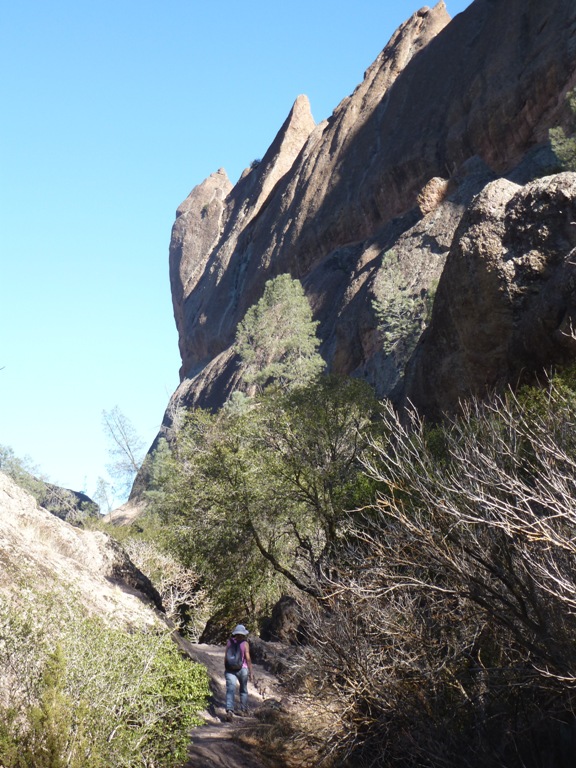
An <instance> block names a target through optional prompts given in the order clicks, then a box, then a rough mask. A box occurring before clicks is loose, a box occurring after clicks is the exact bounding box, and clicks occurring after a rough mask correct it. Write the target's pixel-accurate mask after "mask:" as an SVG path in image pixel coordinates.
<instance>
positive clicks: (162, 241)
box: [0, 0, 470, 494]
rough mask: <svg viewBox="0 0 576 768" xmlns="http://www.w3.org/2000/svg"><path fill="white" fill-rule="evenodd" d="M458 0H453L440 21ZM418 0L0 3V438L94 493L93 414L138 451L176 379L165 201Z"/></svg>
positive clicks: (374, 41) (370, 52) (323, 113)
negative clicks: (115, 411) (113, 424)
mask: <svg viewBox="0 0 576 768" xmlns="http://www.w3.org/2000/svg"><path fill="white" fill-rule="evenodd" d="M469 4H470V0H447V3H446V5H447V8H448V11H449V13H450V14H451V15H452V16H455V15H456V14H457V13H459V12H460V11H462V10H464V9H465V8H466V7H467V6H468V5H469ZM419 7H420V6H419V5H418V3H416V2H410V1H409V0H407V1H405V2H400V1H399V0H395V1H394V0H355V2H354V3H350V2H342V1H341V0H313V2H309V0H308V2H304V1H303V0H293V1H292V2H291V3H270V2H260V0H258V1H257V2H250V1H248V2H246V3H237V2H230V0H222V1H221V2H219V3H215V2H203V3H200V2H197V0H163V2H158V1H157V0H156V1H155V2H149V1H148V0H138V2H136V0H99V2H97V3H87V2H82V1H80V2H79V1H78V0H74V2H72V0H50V2H46V0H29V1H28V2H26V3H8V2H5V3H3V4H2V9H1V13H0V68H1V71H2V73H3V78H2V83H1V84H0V100H1V103H2V106H3V119H2V122H1V127H0V174H1V179H2V184H1V187H0V257H1V261H0V264H1V272H0V290H1V299H0V327H1V329H2V336H1V343H0V367H1V366H4V368H3V370H1V371H0V444H1V445H4V446H10V447H11V448H12V449H13V450H14V452H15V453H16V454H17V455H18V456H20V457H24V456H29V457H30V458H31V459H32V461H33V462H34V464H36V465H37V466H38V467H39V469H40V471H41V472H42V473H43V474H44V475H45V476H46V477H47V478H48V479H50V480H51V481H52V482H56V483H59V484H61V485H63V486H66V487H70V488H74V489H76V490H85V491H86V492H87V493H89V494H92V493H93V492H94V490H95V487H96V481H97V478H98V477H99V476H101V477H103V478H105V479H107V474H106V469H105V466H106V464H107V463H108V461H109V457H108V454H107V445H106V440H105V437H104V433H103V430H102V411H103V410H111V409H112V408H114V407H118V408H119V409H120V410H121V411H122V413H124V414H125V416H126V417H127V418H128V419H129V420H130V421H131V422H132V424H133V425H134V427H135V429H136V431H137V432H138V433H139V434H140V435H141V436H142V438H143V439H144V440H145V442H146V443H147V444H150V443H151V442H152V440H153V438H154V436H155V435H156V433H157V430H158V427H159V425H160V422H161V420H162V416H163V413H164V409H165V407H166V405H167V403H168V399H169V397H170V395H171V393H172V392H173V391H174V389H175V388H176V386H177V385H178V370H179V367H180V357H179V354H178V340H177V334H176V330H175V326H174V321H173V315H172V304H171V298H170V289H169V280H168V244H169V240H170V230H171V226H172V223H173V221H174V213H175V210H176V208H177V206H178V205H179V204H180V202H181V201H182V200H183V199H184V198H185V197H186V196H187V195H188V193H189V192H190V190H191V189H192V188H193V187H194V186H196V185H197V184H199V183H200V182H201V181H202V180H203V179H204V178H205V177H206V176H208V175H209V174H210V173H213V172H214V171H216V170H217V169H218V168H220V167H224V168H225V169H226V171H227V173H228V175H229V177H230V179H231V180H232V181H236V180H237V179H238V177H239V176H240V174H241V172H242V170H243V169H244V168H245V167H246V166H248V165H249V164H250V162H251V161H252V160H253V159H255V158H257V157H258V158H259V157H262V156H263V155H264V153H265V151H266V149H267V148H268V146H269V144H270V143H271V141H272V140H273V138H274V136H275V134H276V132H277V130H278V129H279V128H280V126H281V124H282V123H283V121H284V119H285V118H286V116H287V114H288V112H289V110H290V107H291V106H292V103H293V102H294V100H295V98H296V97H297V96H298V95H299V94H301V93H305V94H306V95H307V96H308V97H309V99H310V102H311V106H312V112H313V115H314V117H315V119H316V120H317V121H320V120H322V119H324V118H326V117H328V116H329V115H330V113H331V112H332V110H333V109H334V108H335V107H336V106H337V104H338V103H339V102H340V101H341V100H342V99H343V98H344V97H346V96H347V95H348V94H350V93H351V92H352V91H353V90H354V88H355V87H356V85H358V83H360V82H361V80H362V77H363V74H364V70H365V69H366V68H367V67H368V66H369V65H370V64H371V63H372V61H373V60H374V59H375V58H376V56H377V55H378V53H379V52H380V51H381V50H382V48H383V47H384V46H385V45H386V43H387V42H388V40H389V38H390V36H391V35H392V33H393V32H394V30H395V29H396V28H397V27H398V26H399V25H400V24H401V23H402V22H403V21H405V20H406V19H407V18H408V17H409V16H410V15H411V14H412V13H413V12H414V11H416V10H418V8H419Z"/></svg>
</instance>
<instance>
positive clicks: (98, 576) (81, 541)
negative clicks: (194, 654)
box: [0, 472, 161, 627]
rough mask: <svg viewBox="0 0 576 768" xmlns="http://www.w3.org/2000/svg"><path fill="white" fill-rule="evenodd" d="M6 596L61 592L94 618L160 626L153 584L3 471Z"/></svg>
mask: <svg viewBox="0 0 576 768" xmlns="http://www.w3.org/2000/svg"><path fill="white" fill-rule="evenodd" d="M0 564H1V567H0V595H2V594H7V595H9V594H16V595H17V594H18V592H19V591H20V590H21V589H23V588H24V589H26V588H27V587H29V586H30V585H35V586H38V587H39V588H41V589H45V590H46V591H47V592H50V591H51V590H53V589H55V588H59V589H60V590H64V592H65V593H70V594H72V595H74V596H75V598H77V599H79V600H81V601H82V603H83V604H84V605H85V606H86V607H87V608H88V610H89V611H90V613H92V614H97V615H100V616H103V617H104V618H106V619H107V620H110V621H119V622H121V623H122V624H123V625H125V624H133V625H135V626H142V625H149V626H151V627H152V626H154V625H156V624H159V620H158V618H157V614H156V613H155V610H154V608H161V601H160V597H159V595H158V593H157V592H156V590H155V589H154V587H153V586H152V584H151V582H150V581H149V580H148V579H147V578H146V577H145V576H144V575H143V574H142V573H140V571H138V570H137V568H135V566H134V565H133V564H132V563H131V562H130V560H129V559H128V558H127V556H126V555H125V554H124V553H123V551H122V550H121V549H120V547H119V546H118V545H117V544H116V543H115V542H114V541H113V540H112V539H111V538H110V537H109V536H107V535H106V534H105V533H101V532H99V531H86V530H82V529H80V528H76V527H73V526H72V525H70V524H69V523H67V522H65V521H63V520H60V519H59V518H57V517H55V516H54V515H53V514H51V513H50V512H48V511H47V510H45V509H42V507H39V506H38V505H37V503H36V501H35V500H34V498H33V497H32V496H31V495H30V494H29V493H27V492H26V491H24V490H23V489H22V488H20V487H19V486H18V485H16V484H15V483H14V481H13V480H11V479H10V478H9V477H8V476H7V475H5V474H4V473H3V472H0Z"/></svg>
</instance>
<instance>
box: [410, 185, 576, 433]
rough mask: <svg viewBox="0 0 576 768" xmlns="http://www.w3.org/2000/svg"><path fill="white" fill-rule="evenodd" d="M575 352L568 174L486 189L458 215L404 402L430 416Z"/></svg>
mask: <svg viewBox="0 0 576 768" xmlns="http://www.w3.org/2000/svg"><path fill="white" fill-rule="evenodd" d="M575 353H576V174H574V173H561V174H558V175H556V176H550V177H547V178H542V179H538V180H536V181H534V182H532V183H530V184H527V185H526V186H524V187H520V186H518V185H517V184H514V183H512V182H510V181H507V180H505V179H498V180H497V181H494V182H492V183H490V184H488V185H487V186H486V187H485V189H484V190H483V191H482V192H481V193H480V194H479V195H478V196H477V198H476V199H475V200H474V201H473V203H472V205H471V206H470V208H469V209H468V210H467V211H466V213H465V214H464V216H463V218H462V221H461V224H460V226H459V228H458V231H457V233H456V236H455V238H454V241H453V245H452V248H451V250H450V253H449V255H448V259H447V261H446V266H445V268H444V272H443V274H442V279H441V281H440V285H439V287H438V293H437V297H436V301H435V303H434V310H433V314H432V320H431V324H430V327H429V328H428V330H427V331H426V332H425V333H424V335H423V337H422V339H421V341H420V344H419V346H418V348H417V350H416V353H415V354H414V356H413V359H412V360H411V361H410V363H409V365H408V369H407V375H406V382H405V395H404V397H405V399H409V400H410V401H411V402H413V403H414V404H415V405H416V406H417V407H418V408H419V410H421V411H422V412H423V413H425V414H427V415H428V416H430V417H435V418H436V417H438V416H440V414H441V413H442V412H445V411H450V410H452V409H453V407H454V404H455V403H457V402H458V400H459V399H461V398H463V397H466V396H467V395H469V394H477V395H480V396H482V395H484V394H485V393H486V391H487V390H490V389H497V388H498V387H499V386H501V385H502V384H507V383H510V382H512V383H516V382H520V381H522V380H523V379H529V378H530V376H531V375H532V374H533V373H534V372H538V371H539V370H541V369H542V368H544V367H547V366H549V365H551V364H556V363H559V364H562V363H566V362H567V361H569V360H571V359H573V358H574V355H575Z"/></svg>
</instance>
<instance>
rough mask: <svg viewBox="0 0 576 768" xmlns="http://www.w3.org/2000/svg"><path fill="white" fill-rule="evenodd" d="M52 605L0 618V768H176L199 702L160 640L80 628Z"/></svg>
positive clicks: (197, 677)
mask: <svg viewBox="0 0 576 768" xmlns="http://www.w3.org/2000/svg"><path fill="white" fill-rule="evenodd" d="M63 604H64V603H63V600H62V596H57V597H56V598H44V597H42V596H41V595H38V594H34V593H29V595H28V600H26V601H22V600H20V601H19V604H18V606H16V605H15V604H11V605H10V604H4V605H3V606H2V609H0V679H1V681H2V690H3V694H4V695H3V696H1V697H0V722H2V726H1V727H0V763H1V764H2V765H3V766H5V768H24V767H25V766H31V765H34V766H37V768H60V767H61V766H62V768H63V767H64V766H72V767H73V768H81V767H83V766H86V765H90V766H93V767H94V768H110V766H114V767H115V768H116V766H119V767H123V768H131V767H132V766H134V768H135V767H136V766H149V767H150V768H153V767H154V768H156V767H158V768H160V766H166V768H168V767H169V766H176V765H179V764H181V762H182V761H183V759H184V758H185V755H186V749H187V746H188V743H189V738H190V736H189V730H190V727H191V726H192V725H193V724H196V723H198V722H199V720H198V713H199V712H200V711H201V710H202V709H203V708H204V706H205V702H206V697H207V696H208V682H207V677H206V672H205V670H204V668H203V667H201V666H199V665H196V664H193V663H192V662H190V661H188V660H187V659H184V658H183V657H182V656H181V655H180V654H179V652H178V650H177V649H176V646H175V645H174V643H173V642H172V640H171V638H170V636H169V635H168V634H167V633H166V634H157V633H147V632H143V631H132V632H127V631H126V630H123V629H119V628H113V627H110V626H107V625H105V624H104V623H103V622H102V621H100V620H96V619H88V618H85V617H84V616H82V614H81V612H80V611H79V610H77V609H75V608H74V606H73V605H71V604H70V603H69V602H68V615H66V616H64V615H63V614H62V612H61V610H59V607H60V606H62V605H63Z"/></svg>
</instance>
